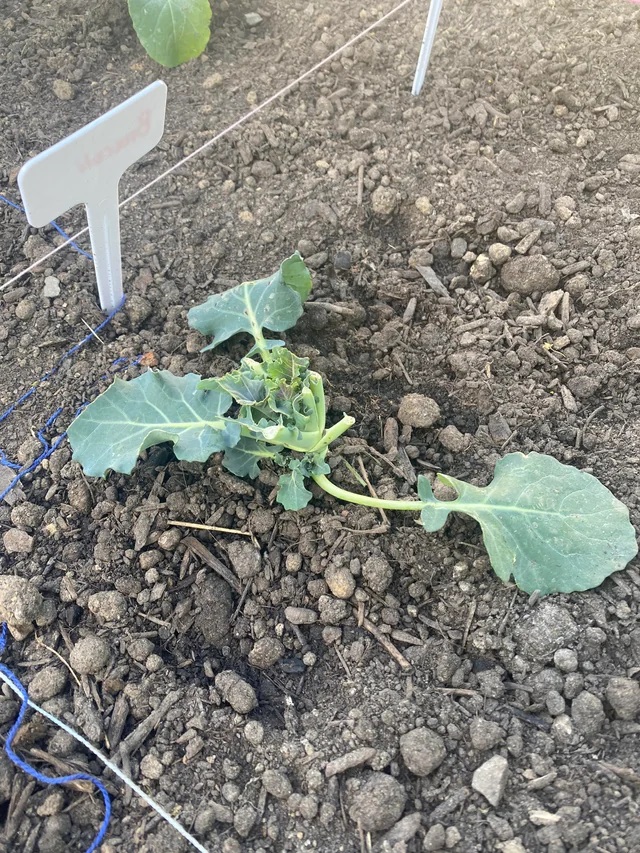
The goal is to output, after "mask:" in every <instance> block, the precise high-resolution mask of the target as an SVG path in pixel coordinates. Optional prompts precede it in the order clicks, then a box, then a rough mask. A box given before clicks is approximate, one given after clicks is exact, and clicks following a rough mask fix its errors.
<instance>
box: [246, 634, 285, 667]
mask: <svg viewBox="0 0 640 853" xmlns="http://www.w3.org/2000/svg"><path fill="white" fill-rule="evenodd" d="M283 654H284V646H283V645H282V643H281V642H280V640H278V639H276V638H275V637H262V638H261V639H259V640H256V642H255V643H254V645H253V648H252V649H251V651H250V652H249V663H250V664H251V666H257V667H258V669H268V668H269V667H270V666H273V665H274V663H277V662H278V661H279V660H280V658H281V657H282V655H283Z"/></svg>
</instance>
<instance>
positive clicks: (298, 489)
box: [276, 460, 313, 509]
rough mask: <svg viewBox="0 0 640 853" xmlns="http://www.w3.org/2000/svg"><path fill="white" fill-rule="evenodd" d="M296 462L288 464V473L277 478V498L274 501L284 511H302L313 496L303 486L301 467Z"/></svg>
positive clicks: (292, 461)
mask: <svg viewBox="0 0 640 853" xmlns="http://www.w3.org/2000/svg"><path fill="white" fill-rule="evenodd" d="M297 462H298V460H291V461H290V462H289V471H287V473H286V474H282V475H281V476H280V477H279V478H278V496H277V498H276V500H277V501H278V503H279V504H282V506H283V507H284V508H285V509H304V507H306V505H307V504H308V503H309V501H310V500H311V498H312V497H313V495H312V494H311V492H310V491H309V489H307V488H306V487H305V485H304V473H303V470H302V466H301V465H300V464H296V463H297Z"/></svg>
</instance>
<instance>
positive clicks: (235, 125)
mask: <svg viewBox="0 0 640 853" xmlns="http://www.w3.org/2000/svg"><path fill="white" fill-rule="evenodd" d="M413 2H414V0H402V2H401V3H399V4H398V5H397V6H395V7H394V8H393V9H391V11H390V12H387V13H386V14H385V15H383V16H382V17H381V18H378V20H377V21H374V23H373V24H370V25H369V26H368V27H367V28H366V29H364V30H362V32H360V33H358V35H355V36H353V38H350V39H349V41H347V42H345V44H343V45H342V47H339V48H338V49H337V50H334V51H333V53H331V54H329V56H327V57H325V58H324V59H322V60H320V62H317V63H316V64H315V65H314V66H313V67H312V68H309V70H308V71H305V72H304V74H301V75H300V76H299V77H297V78H296V79H295V80H293V82H291V83H288V84H287V85H286V86H284V87H283V88H282V89H280V90H279V91H278V92H276V93H275V94H274V95H270V96H269V97H268V98H267V99H266V100H264V101H262V103H260V104H258V106H257V107H254V108H253V109H252V110H250V111H249V112H248V113H246V115H244V116H242V117H241V118H239V119H237V121H234V122H233V124H230V125H229V126H228V127H225V129H224V130H221V131H220V133H217V134H216V135H215V136H214V137H212V138H211V139H209V140H208V141H207V142H205V143H204V144H203V145H201V146H200V147H199V148H196V149H195V151H192V152H191V154H187V156H186V157H183V158H182V160H179V161H178V162H177V163H176V164H175V165H173V166H171V167H170V168H169V169H166V171H164V172H161V173H160V174H159V175H158V176H157V177H155V178H154V179H153V180H152V181H149V183H148V184H145V185H144V186H143V187H140V189H139V190H136V192H134V193H132V194H131V195H130V196H128V197H127V198H125V199H124V201H121V202H120V207H124V206H125V205H126V204H129V202H130V201H133V199H134V198H137V197H138V196H139V195H141V194H142V193H143V192H146V191H147V190H148V189H149V188H150V187H152V186H154V185H155V184H157V183H159V182H160V181H162V180H164V178H166V177H167V176H168V175H170V174H171V173H172V172H175V170H176V169H179V168H180V166H184V164H185V163H188V162H189V160H191V159H193V158H194V157H196V156H197V155H198V154H201V153H202V152H203V151H206V150H207V148H210V147H211V146H212V145H214V144H215V143H216V142H218V141H219V140H220V139H222V138H223V137H224V136H227V134H229V133H231V132H232V131H233V130H236V129H237V128H239V127H241V125H243V124H244V123H245V122H247V121H249V119H251V118H253V117H254V116H255V115H257V114H258V113H259V112H261V111H262V110H264V109H265V107H268V106H269V104H272V103H273V102H274V101H276V100H277V99H278V98H281V97H282V96H283V95H286V94H287V92H290V91H291V89H293V88H294V86H297V85H298V83H301V82H302V81H303V80H306V78H307V77H309V76H311V74H314V73H315V72H316V71H318V70H319V69H320V68H322V67H323V66H325V65H327V63H329V62H331V61H332V60H334V59H335V58H336V57H337V56H340V54H341V53H343V51H345V50H346V49H347V48H348V47H351V45H353V44H355V43H356V42H358V41H360V39H362V38H364V36H366V35H368V34H369V33H370V32H371V31H372V30H375V29H376V28H377V27H379V26H380V24H382V23H384V22H385V21H386V20H388V19H389V18H391V17H392V16H393V15H395V14H396V13H397V12H399V11H400V10H401V9H403V8H404V7H405V6H408V5H409V3H413ZM88 230H89V228H88V226H87V227H85V228H83V229H82V230H80V231H78V232H76V233H75V234H74V235H73V236H71V237H69V239H68V240H65V241H64V243H61V244H60V245H59V246H56V248H55V249H53V250H52V251H51V252H48V253H47V254H46V255H43V256H42V257H41V258H39V259H38V260H37V261H34V263H32V264H31V265H30V266H28V267H26V268H25V269H23V270H22V271H21V272H19V273H18V274H17V275H14V276H13V278H10V279H9V281H7V282H5V283H4V284H3V285H0V291H2V290H5V289H6V288H7V287H9V286H10V285H12V284H14V283H15V282H16V281H18V280H19V279H21V278H22V277H23V276H25V275H27V273H30V272H31V271H32V270H34V269H36V268H37V267H39V266H40V265H41V264H42V263H43V262H44V261H47V260H49V258H52V257H53V256H54V255H57V253H58V252H59V251H61V250H62V249H64V247H65V246H68V245H69V243H71V242H75V241H77V239H78V237H82V236H83V234H86V233H87V231H88Z"/></svg>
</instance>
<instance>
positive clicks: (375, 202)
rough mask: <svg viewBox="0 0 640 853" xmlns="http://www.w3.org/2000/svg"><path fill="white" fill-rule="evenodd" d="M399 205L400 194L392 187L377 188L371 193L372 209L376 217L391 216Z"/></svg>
mask: <svg viewBox="0 0 640 853" xmlns="http://www.w3.org/2000/svg"><path fill="white" fill-rule="evenodd" d="M397 204H398V194H397V192H396V191H395V190H394V189H391V187H376V188H375V190H374V191H373V192H372V193H371V209H372V210H373V212H374V214H375V215H376V216H391V214H392V213H393V212H394V211H395V209H396V206H397Z"/></svg>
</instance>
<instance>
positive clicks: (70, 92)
mask: <svg viewBox="0 0 640 853" xmlns="http://www.w3.org/2000/svg"><path fill="white" fill-rule="evenodd" d="M51 88H52V89H53V94H54V95H55V96H56V98H58V99H59V100H61V101H72V100H73V99H74V98H75V96H76V90H75V89H74V88H73V86H72V85H71V83H68V82H67V81H66V80H54V81H53V86H52V87H51Z"/></svg>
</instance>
